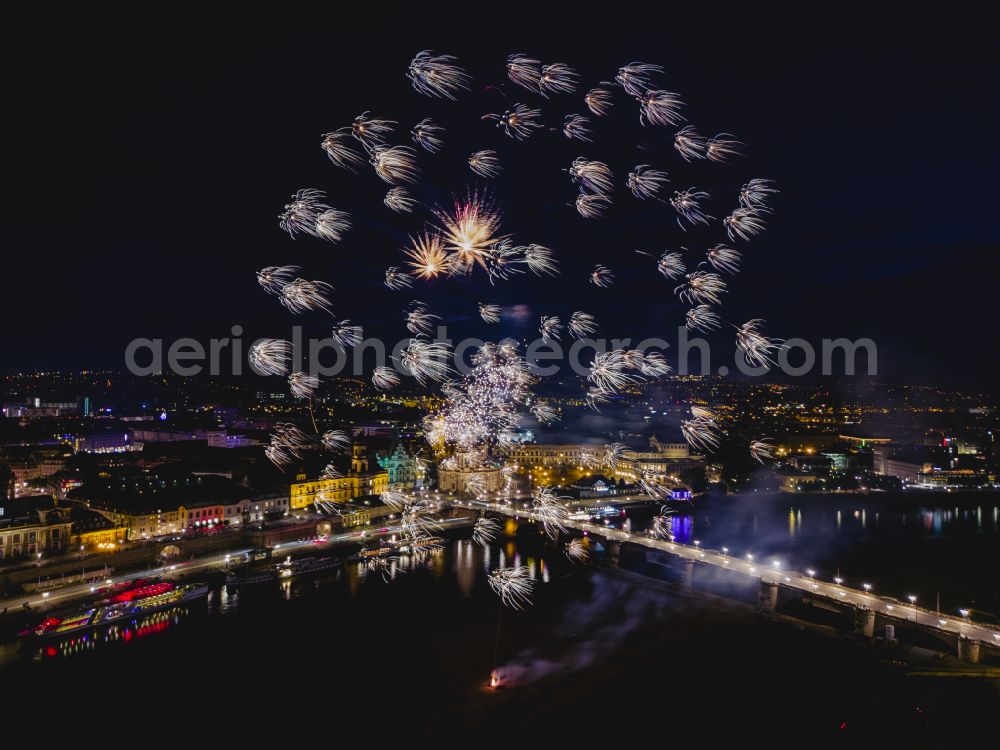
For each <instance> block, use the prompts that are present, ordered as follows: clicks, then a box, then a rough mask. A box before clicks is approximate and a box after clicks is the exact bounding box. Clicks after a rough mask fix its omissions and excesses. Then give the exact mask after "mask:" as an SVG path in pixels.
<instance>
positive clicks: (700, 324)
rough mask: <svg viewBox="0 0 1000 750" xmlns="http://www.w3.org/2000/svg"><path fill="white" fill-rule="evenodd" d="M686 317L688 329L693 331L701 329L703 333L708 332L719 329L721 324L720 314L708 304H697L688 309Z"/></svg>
mask: <svg viewBox="0 0 1000 750" xmlns="http://www.w3.org/2000/svg"><path fill="white" fill-rule="evenodd" d="M684 317H685V324H686V325H687V327H688V330H691V331H701V332H702V333H708V332H709V331H715V330H718V328H719V325H720V320H719V316H718V315H717V314H716V313H715V312H713V311H712V308H711V307H710V306H708V305H697V306H695V307H692V308H691V309H690V310H688V311H687V314H686V315H685V316H684Z"/></svg>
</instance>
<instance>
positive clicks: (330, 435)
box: [321, 430, 351, 453]
mask: <svg viewBox="0 0 1000 750" xmlns="http://www.w3.org/2000/svg"><path fill="white" fill-rule="evenodd" d="M321 440H322V443H323V447H324V448H326V449H327V450H328V451H332V452H334V453H347V451H349V450H350V449H351V436H350V435H348V434H347V432H346V431H345V430H327V431H326V432H324V433H323V437H322V439H321Z"/></svg>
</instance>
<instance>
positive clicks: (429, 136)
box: [410, 117, 444, 154]
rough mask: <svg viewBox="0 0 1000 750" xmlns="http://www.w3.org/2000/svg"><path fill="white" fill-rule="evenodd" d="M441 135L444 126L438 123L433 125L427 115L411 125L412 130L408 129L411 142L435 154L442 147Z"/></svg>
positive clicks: (442, 139)
mask: <svg viewBox="0 0 1000 750" xmlns="http://www.w3.org/2000/svg"><path fill="white" fill-rule="evenodd" d="M443 135H444V128H442V127H441V126H440V125H435V124H434V121H433V120H431V118H429V117H425V118H424V119H423V120H421V121H420V122H418V123H417V124H416V125H414V126H413V130H411V131H410V137H411V138H413V142H414V143H416V144H417V145H418V146H421V147H422V148H423V149H424V150H425V151H429V152H430V153H432V154H436V153H437V152H438V151H440V150H441V149H442V148H444V138H443V137H442V136H443Z"/></svg>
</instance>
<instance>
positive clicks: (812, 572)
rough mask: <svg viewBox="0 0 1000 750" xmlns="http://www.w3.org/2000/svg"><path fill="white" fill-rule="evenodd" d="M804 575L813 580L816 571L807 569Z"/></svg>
mask: <svg viewBox="0 0 1000 750" xmlns="http://www.w3.org/2000/svg"><path fill="white" fill-rule="evenodd" d="M806 575H807V576H809V577H810V578H815V577H816V571H815V570H813V569H812V568H809V569H808V570H807V571H806Z"/></svg>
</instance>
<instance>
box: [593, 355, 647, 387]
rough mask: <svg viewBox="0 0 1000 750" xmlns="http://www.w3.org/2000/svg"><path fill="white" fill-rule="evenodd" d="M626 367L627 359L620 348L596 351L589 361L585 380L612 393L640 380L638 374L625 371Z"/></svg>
mask: <svg viewBox="0 0 1000 750" xmlns="http://www.w3.org/2000/svg"><path fill="white" fill-rule="evenodd" d="M627 369H628V359H627V358H626V356H625V352H624V351H622V350H621V349H612V350H611V351H610V352H598V353H597V354H595V355H594V359H593V361H592V362H591V363H590V373H589V374H588V375H587V380H589V381H590V382H591V383H593V384H594V386H596V387H597V388H599V389H600V390H601V391H602V392H603V393H604V394H612V393H615V392H616V391H618V390H619V389H620V388H625V387H627V386H630V385H633V384H635V383H639V382H641V381H642V378H641V377H639V376H638V375H633V374H631V373H628V372H626V370H627Z"/></svg>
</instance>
